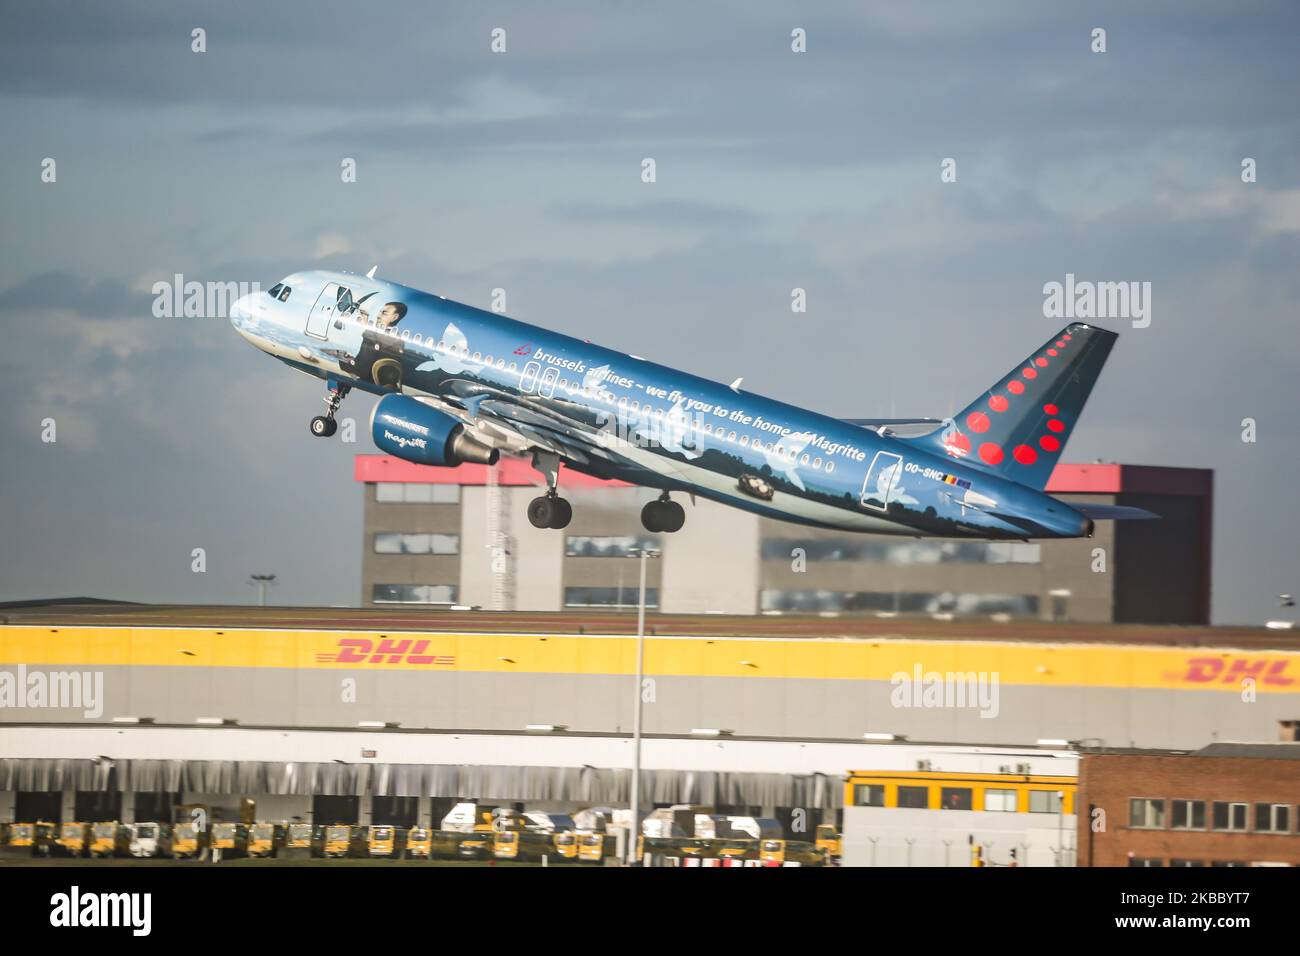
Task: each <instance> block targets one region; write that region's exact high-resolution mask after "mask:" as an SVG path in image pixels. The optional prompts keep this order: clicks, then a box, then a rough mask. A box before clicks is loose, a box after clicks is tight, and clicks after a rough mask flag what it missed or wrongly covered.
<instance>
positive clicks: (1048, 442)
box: [1038, 435, 1061, 451]
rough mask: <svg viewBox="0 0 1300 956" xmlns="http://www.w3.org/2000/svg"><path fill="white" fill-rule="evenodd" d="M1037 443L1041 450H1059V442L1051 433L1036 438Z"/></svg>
mask: <svg viewBox="0 0 1300 956" xmlns="http://www.w3.org/2000/svg"><path fill="white" fill-rule="evenodd" d="M1038 444H1039V445H1040V446H1041V447H1042V449H1043V451H1060V450H1061V443H1060V442H1059V441H1057V440H1056V439H1055V438H1054V437H1053V436H1051V435H1044V436H1043V437H1042V438H1040V439H1038Z"/></svg>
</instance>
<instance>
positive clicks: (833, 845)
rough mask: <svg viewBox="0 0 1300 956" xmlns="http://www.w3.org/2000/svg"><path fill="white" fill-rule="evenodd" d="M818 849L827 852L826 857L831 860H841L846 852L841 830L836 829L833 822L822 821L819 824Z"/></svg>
mask: <svg viewBox="0 0 1300 956" xmlns="http://www.w3.org/2000/svg"><path fill="white" fill-rule="evenodd" d="M816 846H817V849H819V850H821V851H822V852H823V853H825V854H826V859H827V860H829V861H831V862H839V858H840V856H841V855H842V854H843V852H844V839H843V837H842V836H841V835H840V833H839V831H838V830H836V829H835V825H834V824H832V823H822V824H818V826H817V844H816Z"/></svg>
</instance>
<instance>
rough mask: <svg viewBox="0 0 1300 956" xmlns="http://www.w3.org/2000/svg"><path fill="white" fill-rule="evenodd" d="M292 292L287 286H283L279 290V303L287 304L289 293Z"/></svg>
mask: <svg viewBox="0 0 1300 956" xmlns="http://www.w3.org/2000/svg"><path fill="white" fill-rule="evenodd" d="M292 291H293V289H291V288H290V287H289V286H285V287H284V288H283V289H281V290H280V301H281V302H288V301H289V293H290V292H292Z"/></svg>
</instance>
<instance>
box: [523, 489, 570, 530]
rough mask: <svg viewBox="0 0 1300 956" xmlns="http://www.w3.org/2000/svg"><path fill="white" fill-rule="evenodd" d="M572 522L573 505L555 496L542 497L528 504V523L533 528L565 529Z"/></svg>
mask: <svg viewBox="0 0 1300 956" xmlns="http://www.w3.org/2000/svg"><path fill="white" fill-rule="evenodd" d="M572 520H573V505H571V504H569V503H568V502H567V501H565V500H564V499H563V498H561V497H559V496H558V495H555V494H549V495H542V497H540V498H534V499H533V500H532V501H530V502H529V503H528V522H529V523H530V524H531V525H532V526H533V527H534V528H553V529H555V530H557V531H558V530H559V529H560V528H567V527H568V526H569V522H570V521H572Z"/></svg>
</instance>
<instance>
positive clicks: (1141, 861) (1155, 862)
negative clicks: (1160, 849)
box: [1128, 856, 1165, 867]
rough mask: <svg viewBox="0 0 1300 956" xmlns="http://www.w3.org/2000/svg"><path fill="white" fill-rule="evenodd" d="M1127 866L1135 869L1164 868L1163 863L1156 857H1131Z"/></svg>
mask: <svg viewBox="0 0 1300 956" xmlns="http://www.w3.org/2000/svg"><path fill="white" fill-rule="evenodd" d="M1128 865H1129V866H1137V867H1150V866H1164V865H1165V861H1164V860H1161V859H1159V858H1156V857H1149V856H1131V857H1129V858H1128Z"/></svg>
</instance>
